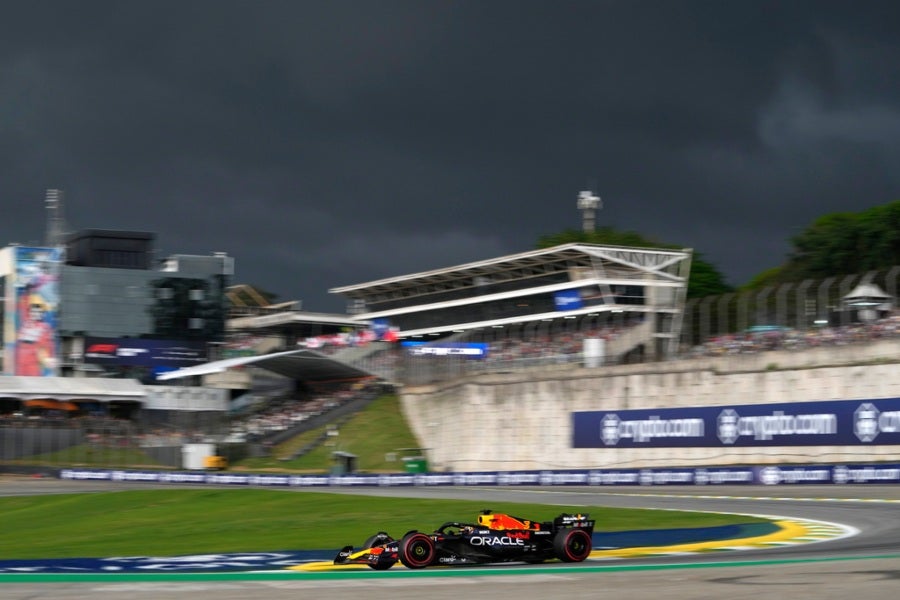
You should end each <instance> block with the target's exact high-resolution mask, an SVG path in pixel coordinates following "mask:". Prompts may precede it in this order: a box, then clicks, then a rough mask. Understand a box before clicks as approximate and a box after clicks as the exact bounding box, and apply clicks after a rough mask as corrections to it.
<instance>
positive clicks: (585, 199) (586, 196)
mask: <svg viewBox="0 0 900 600" xmlns="http://www.w3.org/2000/svg"><path fill="white" fill-rule="evenodd" d="M598 208H603V201H602V200H600V196H595V195H594V193H593V192H590V191H587V192H579V193H578V209H579V210H580V211H581V212H582V215H583V220H582V224H583V226H584V232H585V233H593V232H594V214H595V211H596V210H597V209H598Z"/></svg>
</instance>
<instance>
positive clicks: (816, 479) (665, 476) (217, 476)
mask: <svg viewBox="0 0 900 600" xmlns="http://www.w3.org/2000/svg"><path fill="white" fill-rule="evenodd" d="M59 478H60V479H69V480H80V481H131V482H144V483H163V484H164V483H174V484H186V483H189V484H210V485H236V486H254V487H287V488H316V487H364V486H370V487H371V486H375V487H394V486H401V487H410V486H560V485H562V486H571V485H575V486H599V487H603V486H621V485H643V486H655V485H750V484H758V485H790V484H838V485H843V484H865V483H873V484H891V483H900V464H896V463H893V464H884V463H878V464H851V465H781V466H774V465H766V466H746V467H685V468H671V469H662V468H660V469H591V470H580V469H579V470H561V471H483V472H460V473H416V474H405V473H383V474H369V473H359V474H356V473H353V474H347V475H301V474H297V475H287V474H269V473H266V474H253V473H221V472H216V473H212V472H202V471H188V472H186V471H181V472H172V471H119V470H106V469H62V470H61V471H60V472H59Z"/></svg>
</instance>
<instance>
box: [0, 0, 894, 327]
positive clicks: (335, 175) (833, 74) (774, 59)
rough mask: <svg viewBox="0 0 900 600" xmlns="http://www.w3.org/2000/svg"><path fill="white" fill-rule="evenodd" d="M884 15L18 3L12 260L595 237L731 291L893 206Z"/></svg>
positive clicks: (761, 7) (256, 276) (2, 45)
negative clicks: (824, 229)
mask: <svg viewBox="0 0 900 600" xmlns="http://www.w3.org/2000/svg"><path fill="white" fill-rule="evenodd" d="M898 13H900V10H898V9H897V8H895V6H894V3H891V2H874V1H873V2H865V3H856V4H851V3H849V2H818V1H817V2H756V1H755V2H749V1H747V2H719V1H712V0H710V1H685V2H668V1H664V0H653V1H650V0H645V1H641V0H630V1H627V2H625V1H622V2H619V1H600V0H597V1H594V2H575V1H569V2H551V1H544V2H534V1H515V2H513V1H509V2H507V1H488V2H484V1H461V2H460V1H457V2H449V1H446V2H445V1H440V2H437V1H435V2H420V1H408V2H407V1H404V2H400V1H382V2H366V1H362V0H359V1H327V2H326V1H316V2H302V1H293V0H292V1H274V0H268V1H260V2H250V1H243V2H236V1H231V2H225V1H213V0H209V1H193V2H191V1H179V2H162V1H156V2H143V3H138V2H122V1H117V2H98V1H92V0H85V1H82V2H78V3H74V2H64V1H61V0H60V1H58V2H41V1H37V2H34V1H32V2H27V3H26V2H21V3H7V4H6V6H5V18H4V19H3V20H2V21H0V98H2V104H0V208H2V212H3V218H2V220H0V243H5V242H8V241H20V242H34V241H40V240H41V238H42V237H43V230H44V211H43V207H42V201H41V198H42V196H43V190H44V189H46V188H49V187H60V188H63V189H65V191H66V199H67V205H66V211H67V220H68V221H69V224H70V226H71V227H72V228H109V229H131V230H146V231H153V232H156V233H157V235H158V247H159V250H160V253H161V254H162V255H166V254H169V253H202V254H207V253H210V252H214V251H226V252H228V253H229V254H231V255H232V256H234V257H235V259H236V263H237V278H236V279H237V280H238V281H240V282H248V283H254V284H258V285H260V286H261V287H263V288H265V289H267V290H270V291H272V292H275V293H277V294H279V296H280V297H281V298H282V299H294V298H296V299H303V300H304V301H305V307H306V308H308V309H310V310H342V308H343V306H342V303H341V301H340V300H339V299H338V298H334V297H330V296H329V295H328V294H327V293H326V290H327V289H328V288H330V287H335V286H340V285H347V284H352V283H359V282H362V281H368V280H372V279H378V278H381V277H387V276H391V275H400V274H404V273H408V272H412V271H419V270H426V269H433V268H439V267H444V266H450V265H454V264H458V263H462V262H468V261H472V260H479V259H484V258H490V257H493V256H497V255H501V254H508V253H514V252H521V251H525V250H529V249H531V248H533V246H534V243H535V241H536V240H537V238H538V237H539V236H540V235H542V234H548V233H555V232H558V231H560V230H562V229H565V228H579V227H580V218H581V215H580V214H579V213H578V211H577V209H576V208H575V199H576V196H577V193H578V191H579V190H581V189H584V188H587V187H591V188H593V189H594V190H595V191H597V192H598V193H599V194H600V195H601V196H602V197H603V199H604V202H605V206H604V209H603V211H602V212H601V213H600V215H599V222H600V223H601V224H609V225H612V226H614V227H616V228H619V229H628V230H634V231H638V232H640V233H642V234H644V235H646V236H648V237H651V238H654V239H657V240H659V241H661V242H666V243H675V244H682V245H684V246H689V247H693V248H695V249H697V250H699V251H701V252H702V253H703V254H704V256H705V257H706V258H707V259H708V260H710V261H712V262H713V263H714V264H716V265H717V266H718V267H719V268H720V269H721V270H722V271H723V272H724V273H725V274H726V276H727V277H728V279H729V280H730V281H731V282H732V283H743V282H744V281H746V280H747V279H748V278H749V277H751V276H752V275H754V274H756V273H758V272H760V271H762V270H764V269H767V268H769V267H772V266H775V265H777V264H779V263H781V262H782V261H783V260H784V258H785V254H786V252H787V251H788V250H789V245H788V238H789V237H790V236H791V235H793V234H795V233H797V232H798V231H799V230H800V229H802V228H803V227H805V226H806V225H808V224H809V223H810V222H811V221H812V220H813V219H814V218H816V217H818V216H820V215H822V214H825V213H828V212H835V211H839V210H861V209H863V208H866V207H869V206H874V205H878V204H883V203H886V202H889V201H892V200H895V199H897V196H898V194H897V190H898V187H900V181H898V175H897V173H900V170H898V166H900V164H898V163H900V157H898V154H900V141H898V140H900V135H898V134H900V112H898V109H897V106H898V103H897V101H898V93H900V85H898V83H897V82H898V81H900V72H898V71H900V60H898V55H900V49H898V40H900V36H898V33H900V32H898V23H900V21H898V16H900V14H898Z"/></svg>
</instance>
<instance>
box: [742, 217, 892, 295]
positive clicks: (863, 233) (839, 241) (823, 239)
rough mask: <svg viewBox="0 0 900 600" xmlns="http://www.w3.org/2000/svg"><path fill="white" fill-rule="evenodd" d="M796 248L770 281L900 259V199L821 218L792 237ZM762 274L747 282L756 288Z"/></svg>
mask: <svg viewBox="0 0 900 600" xmlns="http://www.w3.org/2000/svg"><path fill="white" fill-rule="evenodd" d="M790 241H791V244H792V246H793V251H792V252H791V254H790V255H789V257H788V261H787V262H786V263H785V264H784V265H783V266H782V267H781V268H780V269H778V270H777V271H774V270H772V269H770V270H769V271H766V274H768V276H767V277H764V278H762V279H763V282H764V283H766V284H772V283H784V282H788V281H799V280H802V279H822V278H825V277H831V276H833V275H845V274H851V273H862V272H864V271H871V270H876V269H883V268H887V267H892V266H894V265H898V264H900V201H896V202H892V203H889V204H886V205H883V206H876V207H873V208H869V209H867V210H864V211H861V212H858V213H851V212H840V213H830V214H827V215H823V216H821V217H819V218H817V219H816V220H815V221H813V222H812V224H810V225H809V226H808V227H807V228H806V229H805V230H803V231H802V232H800V233H799V234H797V235H795V236H794V237H792V238H791V240H790ZM759 279H760V276H757V277H756V278H754V281H753V282H751V284H750V285H748V286H747V287H756V286H758V285H759V284H760V283H762V282H760V281H759Z"/></svg>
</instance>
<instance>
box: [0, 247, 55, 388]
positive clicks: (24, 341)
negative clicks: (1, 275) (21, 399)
mask: <svg viewBox="0 0 900 600" xmlns="http://www.w3.org/2000/svg"><path fill="white" fill-rule="evenodd" d="M13 250H14V252H15V255H14V259H13V260H14V263H15V264H14V267H15V268H14V270H13V273H12V274H11V275H10V279H11V281H7V285H6V299H5V300H6V311H5V318H4V324H3V340H4V353H3V360H4V364H3V371H4V373H6V374H9V375H24V376H31V377H50V376H56V375H57V374H58V370H59V335H58V322H57V318H58V314H59V312H58V311H59V267H60V263H61V260H62V251H61V249H59V248H29V247H24V246H16V247H14V248H13Z"/></svg>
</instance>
